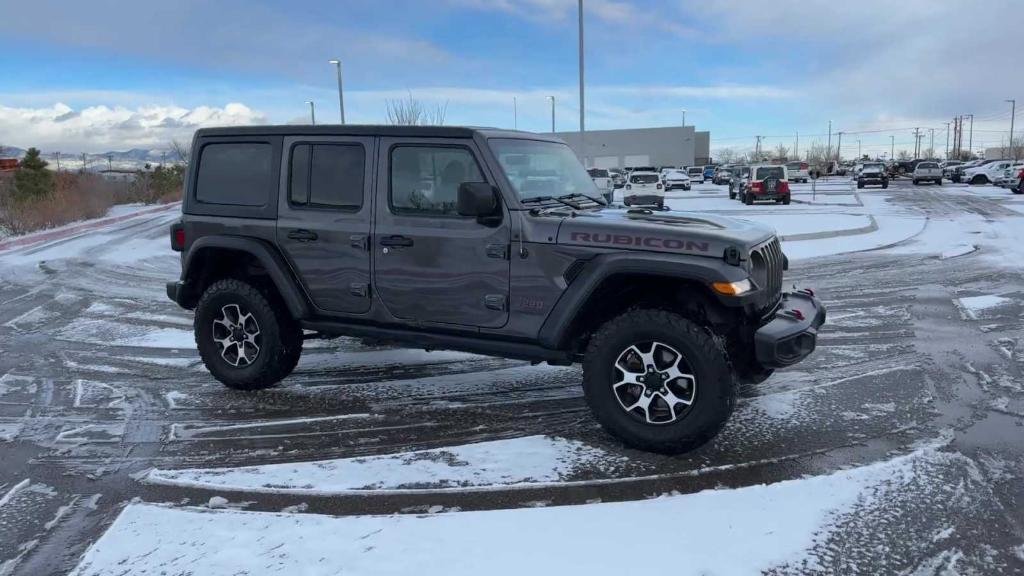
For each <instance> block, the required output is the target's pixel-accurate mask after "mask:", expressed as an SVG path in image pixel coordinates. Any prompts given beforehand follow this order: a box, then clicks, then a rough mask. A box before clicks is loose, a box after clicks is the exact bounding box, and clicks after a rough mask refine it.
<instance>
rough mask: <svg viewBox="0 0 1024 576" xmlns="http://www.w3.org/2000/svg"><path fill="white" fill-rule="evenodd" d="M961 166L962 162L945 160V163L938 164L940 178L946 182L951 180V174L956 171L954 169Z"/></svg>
mask: <svg viewBox="0 0 1024 576" xmlns="http://www.w3.org/2000/svg"><path fill="white" fill-rule="evenodd" d="M962 165H963V162H961V161H960V160H946V161H945V162H942V163H940V164H939V166H940V167H941V168H942V177H943V178H946V179H947V180H952V179H953V172H954V171H955V170H956V167H957V166H962Z"/></svg>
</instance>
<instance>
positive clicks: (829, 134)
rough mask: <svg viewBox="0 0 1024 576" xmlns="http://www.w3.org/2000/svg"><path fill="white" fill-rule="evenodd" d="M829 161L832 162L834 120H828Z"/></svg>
mask: <svg viewBox="0 0 1024 576" xmlns="http://www.w3.org/2000/svg"><path fill="white" fill-rule="evenodd" d="M828 161H829V162H830V163H831V162H832V121H831V120H829V121H828ZM830 165H831V164H830Z"/></svg>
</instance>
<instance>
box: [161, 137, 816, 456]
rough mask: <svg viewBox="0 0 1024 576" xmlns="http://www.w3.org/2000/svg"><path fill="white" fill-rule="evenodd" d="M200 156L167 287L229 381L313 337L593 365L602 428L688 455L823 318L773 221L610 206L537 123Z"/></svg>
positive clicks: (590, 401) (197, 149)
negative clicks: (175, 269) (798, 286)
mask: <svg viewBox="0 0 1024 576" xmlns="http://www.w3.org/2000/svg"><path fill="white" fill-rule="evenodd" d="M188 170H189V172H188V175H187V177H186V179H185V182H186V183H187V185H186V187H185V188H186V192H185V197H184V200H183V202H182V205H181V212H182V214H181V220H180V221H179V222H176V223H174V224H172V225H171V226H170V228H169V230H168V232H169V239H170V248H171V249H172V250H174V251H176V252H178V253H180V265H181V268H180V275H179V276H178V277H177V278H176V279H174V280H173V281H170V282H168V283H167V287H166V292H167V296H168V298H170V299H171V300H173V301H174V302H175V303H176V304H177V305H178V306H181V307H182V308H184V309H187V310H194V311H195V312H194V314H192V316H193V331H194V334H195V342H196V346H197V348H198V352H199V357H200V358H201V360H202V362H203V364H204V365H205V366H206V368H207V370H209V371H210V373H211V374H212V375H213V377H214V378H216V379H217V380H219V381H220V382H222V383H223V384H224V385H225V386H227V387H228V388H231V389H234V390H240V391H247V392H248V391H253V390H258V389H265V388H270V387H272V386H275V385H277V384H278V383H279V382H281V381H282V380H283V379H285V378H286V377H287V376H288V375H289V374H291V372H292V371H293V370H294V369H295V367H296V365H298V364H299V360H300V357H301V355H302V352H303V346H304V342H305V341H307V340H308V338H311V337H324V338H336V337H340V336H347V337H352V338H357V339H360V340H363V341H368V342H375V343H387V344H388V345H395V344H397V345H399V346H407V347H413V348H425V349H431V350H460V351H464V352H471V353H476V354H488V355H492V356H500V357H505V358H514V359H517V360H525V361H529V362H534V363H539V362H547V363H549V364H553V365H572V364H574V363H582V365H583V367H582V375H583V377H582V384H583V396H584V399H585V401H586V403H587V405H588V406H589V407H590V408H591V410H592V413H593V415H594V417H595V419H596V420H597V421H598V422H600V424H601V425H602V426H604V428H605V429H606V430H608V431H609V432H610V433H612V434H614V435H616V436H618V437H619V438H621V439H622V440H623V441H624V442H625V443H626V444H628V445H629V446H632V447H635V448H640V449H644V450H652V451H657V452H666V453H678V452H684V451H687V450H692V449H694V448H697V447H698V446H700V445H702V444H704V443H706V442H708V441H709V440H711V439H712V438H714V437H715V435H716V434H717V433H718V432H719V431H720V430H721V429H722V428H723V427H724V426H725V425H726V422H727V421H728V418H729V416H730V414H731V413H732V412H733V408H734V407H735V405H736V395H737V391H738V390H740V389H741V388H742V387H743V386H745V385H749V384H753V383H756V382H761V381H763V380H764V379H765V378H767V377H769V376H770V375H771V374H772V371H773V370H775V369H777V368H782V367H786V366H791V365H793V364H796V363H798V362H800V361H802V360H804V359H805V358H806V357H807V356H809V355H810V354H811V353H812V352H813V351H814V349H815V345H816V340H817V333H818V329H819V328H820V327H821V326H822V324H824V322H825V317H826V310H825V307H824V306H823V305H822V304H821V302H820V300H819V299H818V298H817V297H815V296H814V293H813V292H812V291H810V290H794V291H792V292H783V286H784V278H783V270H785V268H786V262H787V260H786V257H785V255H784V254H783V251H782V246H781V243H780V241H779V238H778V236H777V235H776V233H775V231H774V230H773V229H772V228H771V227H769V226H765V225H763V224H758V223H755V222H749V221H743V220H738V219H733V218H728V217H723V216H718V215H714V214H707V213H704V214H695V213H690V214H678V215H673V214H649V213H647V212H646V211H632V213H630V214H628V215H627V214H626V213H624V211H622V210H619V209H609V208H606V207H605V206H604V205H603V204H602V203H601V202H599V201H597V200H595V199H594V197H593V196H594V194H595V192H596V189H595V188H594V184H593V182H592V181H591V180H590V177H589V176H588V175H587V173H586V171H585V170H584V169H583V166H581V165H580V163H579V161H578V160H577V158H576V155H575V153H574V152H573V151H572V150H571V149H570V148H569V147H568V146H567V145H566V144H565V143H564V142H563V141H561V140H559V139H557V138H553V137H549V136H546V135H542V134H526V133H522V132H509V131H505V130H492V129H477V128H465V127H458V126H429V127H428V126H345V125H334V126H316V127H312V126H245V127H230V128H204V129H200V130H198V131H196V133H195V136H194V139H193V145H192V147H191V159H190V161H189V169H188ZM639 176H641V174H633V175H632V178H638V177H639ZM649 176H650V179H651V181H655V182H656V181H657V177H658V176H657V174H656V173H650V174H649ZM424 182H432V183H433V185H432V186H431V187H430V188H429V189H428V188H425V187H424V186H423V183H424ZM427 192H429V194H427ZM314 207H315V209H311V208H314ZM510 259H514V261H515V265H514V266H511V267H510V265H509V262H510ZM371 287H372V289H371ZM666 295H671V298H667V297H666ZM435 393H438V392H437V391H435ZM441 393H443V392H441ZM218 397H220V398H221V400H223V401H224V402H226V403H227V402H231V401H232V399H231V397H230V396H228V395H218ZM250 398H251V397H250ZM269 408H270V407H268V409H269ZM256 409H257V410H259V409H260V408H259V406H258V405H257V406H256Z"/></svg>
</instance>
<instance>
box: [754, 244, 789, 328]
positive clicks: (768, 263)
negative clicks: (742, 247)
mask: <svg viewBox="0 0 1024 576" xmlns="http://www.w3.org/2000/svg"><path fill="white" fill-rule="evenodd" d="M782 261H783V256H782V246H781V245H780V244H779V239H778V238H772V239H771V240H769V241H768V242H765V243H764V244H761V245H760V246H758V247H756V248H754V249H753V250H751V251H750V276H751V278H752V279H753V280H754V283H755V284H757V287H758V288H759V289H761V293H762V296H761V298H760V301H759V302H758V306H759V308H760V309H761V310H762V311H765V310H768V309H770V308H774V307H775V305H776V304H777V303H778V301H779V296H780V295H781V293H782Z"/></svg>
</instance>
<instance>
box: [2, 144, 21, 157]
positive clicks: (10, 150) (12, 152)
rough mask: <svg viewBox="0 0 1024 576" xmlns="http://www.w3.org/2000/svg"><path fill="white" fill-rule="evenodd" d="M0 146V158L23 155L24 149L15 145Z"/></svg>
mask: <svg viewBox="0 0 1024 576" xmlns="http://www.w3.org/2000/svg"><path fill="white" fill-rule="evenodd" d="M2 148H3V149H2V150H0V158H21V157H22V156H24V155H25V150H24V149H22V148H18V147H17V146H2Z"/></svg>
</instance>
